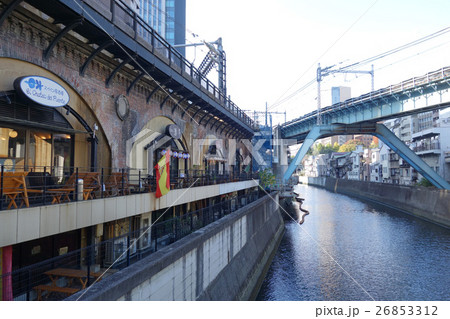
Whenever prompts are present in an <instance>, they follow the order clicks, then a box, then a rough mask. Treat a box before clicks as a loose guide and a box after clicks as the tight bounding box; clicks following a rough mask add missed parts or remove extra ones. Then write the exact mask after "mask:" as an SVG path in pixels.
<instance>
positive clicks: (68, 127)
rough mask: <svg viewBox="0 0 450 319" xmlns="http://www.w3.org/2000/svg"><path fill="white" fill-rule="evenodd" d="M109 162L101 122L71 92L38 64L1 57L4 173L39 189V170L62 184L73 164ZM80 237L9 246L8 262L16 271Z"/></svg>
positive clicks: (75, 244)
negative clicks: (20, 177) (20, 174)
mask: <svg viewBox="0 0 450 319" xmlns="http://www.w3.org/2000/svg"><path fill="white" fill-rule="evenodd" d="M110 166H111V150H110V147H109V145H108V143H107V140H106V137H105V134H104V132H103V130H102V128H101V125H100V123H99V122H98V120H97V118H96V116H95V114H94V113H93V111H92V110H91V109H90V107H89V106H88V105H87V103H86V102H85V101H84V100H83V98H82V97H81V96H80V95H79V94H78V93H77V92H76V91H75V90H73V89H72V88H71V87H70V86H69V85H68V84H67V83H65V82H64V81H63V80H61V79H59V78H58V77H57V76H55V75H54V74H52V73H51V72H49V71H47V70H45V69H43V68H41V67H38V66H36V65H33V64H30V63H27V62H24V61H18V60H15V59H10V58H0V168H1V173H2V174H4V173H5V172H26V173H27V175H26V178H27V184H28V183H30V185H27V188H29V189H33V187H36V189H42V185H37V184H36V183H37V181H38V180H39V179H38V178H36V179H33V178H34V177H36V176H37V175H38V174H42V175H43V176H44V174H45V176H50V177H51V181H52V183H55V184H63V183H64V182H65V178H67V177H68V175H69V174H70V173H71V172H73V171H74V170H75V169H77V168H78V169H79V170H80V171H91V170H99V169H100V168H102V167H110ZM32 174H34V175H33V177H31V175H32ZM48 180H50V179H46V181H48ZM35 181H36V182H35ZM46 186H49V185H48V184H46ZM5 199H6V197H5V196H3V200H2V203H3V202H4V201H5ZM37 201H38V200H36V202H37ZM50 201H51V198H50ZM50 201H48V202H47V204H49V203H50ZM30 203H32V199H31V198H30ZM5 208H6V207H5V206H4V207H3V209H5ZM84 237H86V230H85V229H77V230H74V231H70V232H66V233H60V234H57V235H54V236H50V237H43V238H39V239H35V240H31V241H27V242H22V243H20V244H16V245H12V246H9V247H7V248H8V249H9V251H10V252H11V254H10V255H9V257H8V258H9V263H10V265H12V270H15V269H19V268H22V267H25V266H27V265H29V264H31V263H36V262H39V261H42V260H46V259H49V258H52V257H56V256H61V255H65V254H67V253H70V252H71V251H73V250H76V249H79V248H81V247H83V246H85V243H84V239H83V238H84ZM3 248H5V247H3ZM3 248H2V247H0V249H3ZM0 274H1V273H0ZM19 281H20V280H19ZM16 284H17V280H16Z"/></svg>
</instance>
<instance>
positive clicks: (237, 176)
mask: <svg viewBox="0 0 450 319" xmlns="http://www.w3.org/2000/svg"><path fill="white" fill-rule="evenodd" d="M10 171H16V172H26V177H25V181H26V182H25V184H24V185H23V187H22V186H21V187H20V188H17V189H11V186H8V185H11V183H9V182H10V180H11V179H12V178H13V177H11V173H8V172H10ZM251 179H255V180H257V179H258V177H257V176H256V175H254V174H251V173H245V172H235V171H215V170H197V169H180V170H170V183H171V186H170V189H171V190H174V189H184V188H190V187H198V186H208V185H215V184H223V183H232V182H238V181H245V180H251ZM80 180H82V182H81V181H80ZM0 181H1V184H0V185H1V187H0V194H1V196H0V211H1V210H3V209H10V208H11V204H12V201H14V202H15V205H14V206H18V205H19V204H20V203H21V202H20V201H24V202H26V205H27V207H29V206H42V205H50V204H61V203H67V202H71V201H78V200H90V199H97V198H106V197H115V196H125V195H131V194H139V193H147V192H155V191H156V174H155V173H154V172H153V174H148V173H147V169H137V168H119V169H118V168H111V167H104V168H99V169H98V170H97V171H96V172H92V171H91V169H90V168H88V167H85V168H83V167H70V168H62V167H46V166H39V167H37V166H36V167H34V168H30V167H24V166H18V165H15V166H9V165H1V166H0ZM79 181H80V182H79ZM25 191H26V192H25ZM11 192H13V193H14V194H16V193H17V194H18V195H16V196H14V195H13V197H11V196H9V197H8V194H11ZM4 195H5V196H4ZM16 197H17V198H16ZM8 204H9V205H8ZM8 206H9V207H8ZM7 207H8V208H7Z"/></svg>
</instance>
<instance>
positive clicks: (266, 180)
mask: <svg viewBox="0 0 450 319" xmlns="http://www.w3.org/2000/svg"><path fill="white" fill-rule="evenodd" d="M258 175H259V184H260V185H261V186H262V187H263V188H264V189H266V190H267V189H270V188H271V187H272V186H273V185H275V175H274V174H273V173H272V170H271V169H270V168H265V169H264V170H262V171H259V173H258Z"/></svg>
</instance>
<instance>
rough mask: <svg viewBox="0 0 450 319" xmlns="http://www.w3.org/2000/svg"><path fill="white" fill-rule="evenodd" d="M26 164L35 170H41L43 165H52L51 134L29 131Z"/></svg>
mask: <svg viewBox="0 0 450 319" xmlns="http://www.w3.org/2000/svg"><path fill="white" fill-rule="evenodd" d="M28 165H29V168H30V169H32V170H33V171H35V172H43V171H44V167H50V166H51V165H52V135H51V134H50V133H43V132H33V131H31V132H30V147H29V152H28Z"/></svg>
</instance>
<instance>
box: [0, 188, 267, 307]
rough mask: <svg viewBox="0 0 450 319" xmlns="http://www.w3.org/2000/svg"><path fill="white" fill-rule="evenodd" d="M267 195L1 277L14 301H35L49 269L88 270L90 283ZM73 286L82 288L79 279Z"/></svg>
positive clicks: (161, 223) (242, 198)
mask: <svg viewBox="0 0 450 319" xmlns="http://www.w3.org/2000/svg"><path fill="white" fill-rule="evenodd" d="M263 195H265V194H264V193H262V192H259V191H253V192H251V193H249V194H246V195H242V196H238V197H234V198H231V199H228V200H224V201H222V202H220V203H217V204H214V205H211V206H208V207H205V208H202V209H199V210H195V211H192V212H188V213H186V214H183V215H182V216H179V217H176V218H171V219H167V220H162V221H159V222H158V221H157V222H156V223H155V224H153V225H151V226H149V227H144V228H141V229H138V230H135V231H131V232H128V233H126V234H124V235H121V236H117V237H113V238H110V239H107V240H105V241H103V242H100V243H97V244H94V245H90V246H88V247H84V248H81V249H77V250H74V251H71V252H68V253H66V254H64V255H61V256H57V257H54V258H50V259H48V260H45V261H42V262H39V263H36V264H33V265H30V266H26V267H23V268H21V269H17V270H14V271H12V272H11V273H7V274H3V275H2V276H0V280H2V281H6V280H11V282H12V284H11V287H12V292H11V291H10V292H9V293H10V294H12V295H13V298H14V300H35V299H36V297H37V293H36V291H35V290H34V289H33V287H36V286H38V285H47V284H50V283H51V280H50V279H49V276H48V275H46V274H45V272H46V271H49V270H51V269H55V268H69V269H84V270H86V271H87V278H89V279H88V281H87V285H86V286H89V285H91V284H92V283H93V282H94V279H93V278H91V277H90V274H92V273H93V272H94V271H96V272H99V271H100V272H103V271H105V270H107V271H106V273H105V274H104V276H108V275H109V274H110V273H113V272H115V271H117V270H118V269H123V268H126V267H128V266H129V265H131V264H133V263H135V262H137V261H138V260H141V259H142V258H144V257H147V256H149V255H150V254H152V253H154V252H156V251H158V250H160V249H161V248H163V247H165V246H168V245H170V244H172V243H174V242H176V241H177V240H179V239H181V238H183V237H185V236H187V235H189V234H190V233H192V232H194V231H196V230H198V229H200V228H202V227H205V226H206V225H208V224H210V223H212V222H214V221H216V220H219V219H221V218H222V217H224V216H226V215H228V214H230V213H232V212H234V211H236V210H238V209H239V208H242V207H244V206H245V205H248V204H249V203H251V202H254V201H255V200H257V199H258V198H260V197H262V196H263ZM68 283H69V282H68V279H66V278H60V279H59V280H58V282H57V285H58V286H66V285H67V284H68ZM70 284H71V287H75V288H80V289H81V288H82V287H80V285H79V284H78V283H77V282H75V281H74V282H72V283H70ZM47 297H48V298H49V299H47V300H50V299H51V300H61V299H64V298H66V296H64V295H61V294H58V293H51V294H49V295H48V296H47Z"/></svg>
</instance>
